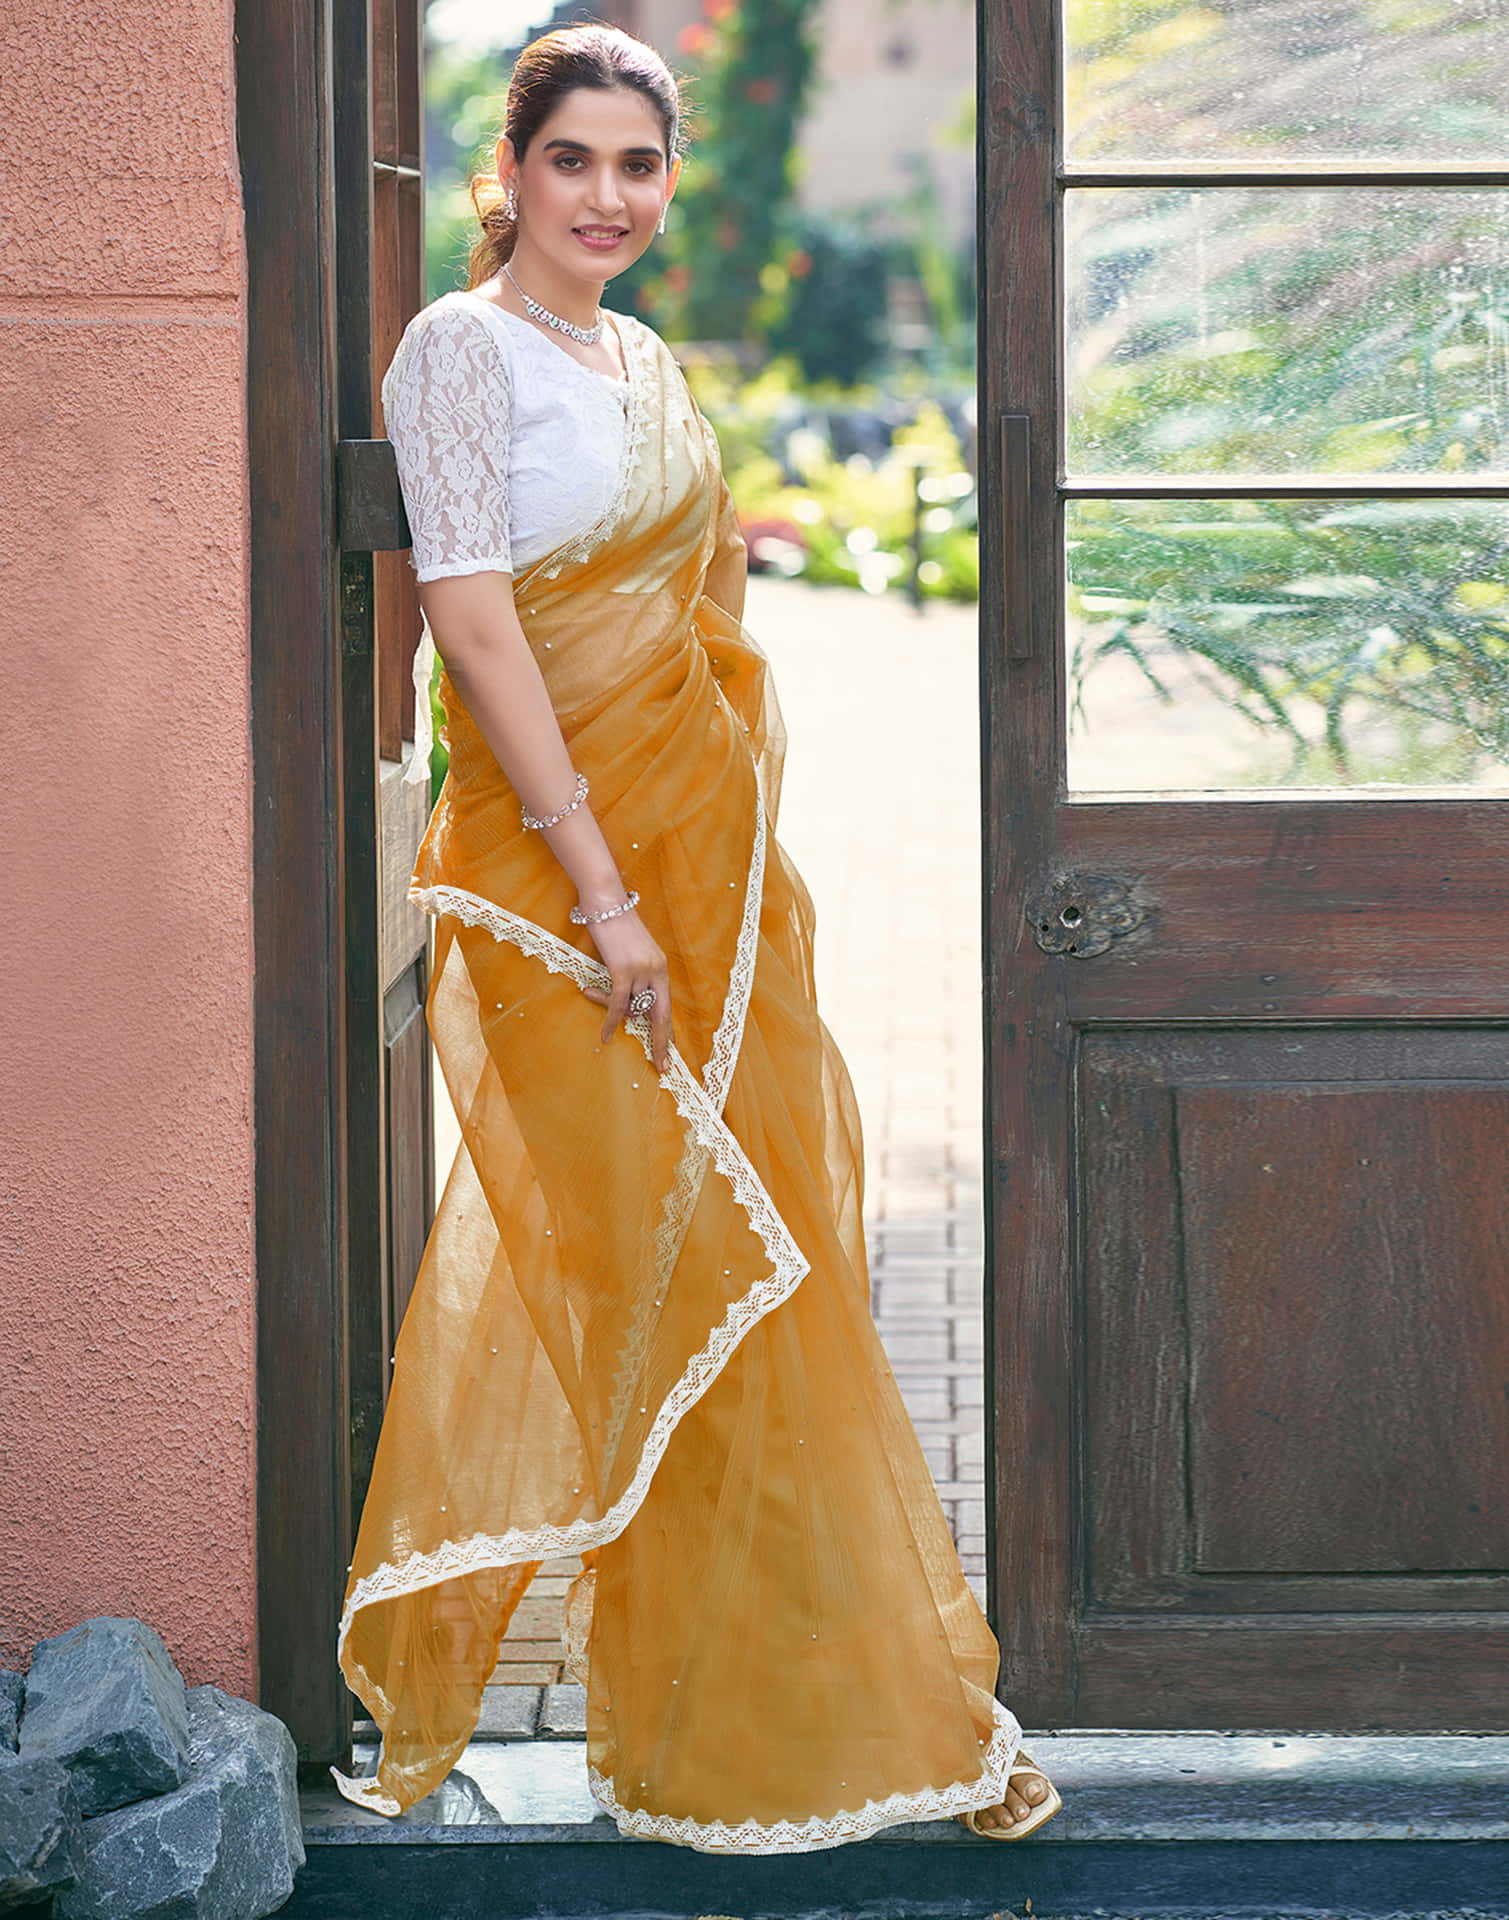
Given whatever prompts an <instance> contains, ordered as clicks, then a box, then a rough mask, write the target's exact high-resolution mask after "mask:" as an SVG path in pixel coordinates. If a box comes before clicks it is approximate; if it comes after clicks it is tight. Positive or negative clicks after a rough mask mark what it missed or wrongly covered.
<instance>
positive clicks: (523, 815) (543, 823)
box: [519, 773, 587, 827]
mask: <svg viewBox="0 0 1509 1920" xmlns="http://www.w3.org/2000/svg"><path fill="white" fill-rule="evenodd" d="M586 797H587V776H586V774H584V773H579V774H578V775H577V776H576V797H575V798H574V799H571V800H568V801H567V802H566V804H565V806H564V807H562V808H561V810H560V812H559V813H552V814H549V815H547V816H546V818H545V819H543V820H536V819H535V817H534V815H533V814H532V813H531V812H530V811H529V809H528V808H527V807H520V808H519V818H520V819H521V820H522V821H523V822H524V824H525V826H526V827H553V826H554V825H555V823H556V821H557V820H564V819H565V818H566V815H567V814H568V813H575V812H576V810H577V808H578V807H579V806H580V805H581V804H582V802H583V801H584V800H585V799H586Z"/></svg>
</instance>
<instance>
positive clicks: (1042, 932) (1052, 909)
mask: <svg viewBox="0 0 1509 1920" xmlns="http://www.w3.org/2000/svg"><path fill="white" fill-rule="evenodd" d="M1027 918H1028V919H1029V920H1030V921H1031V923H1032V937H1033V939H1034V940H1035V941H1036V942H1037V944H1038V945H1039V946H1040V947H1041V948H1042V950H1043V952H1044V953H1064V954H1073V955H1074V956H1075V957H1076V958H1077V959H1081V960H1089V959H1092V958H1093V957H1094V956H1095V955H1096V954H1097V953H1104V952H1105V950H1106V948H1107V947H1109V946H1110V944H1111V942H1112V941H1113V940H1119V939H1120V938H1121V937H1122V935H1123V934H1127V933H1131V932H1132V930H1133V929H1134V928H1136V927H1140V926H1141V925H1142V923H1143V921H1144V920H1145V919H1146V918H1147V913H1146V910H1145V909H1144V908H1143V907H1142V906H1141V905H1140V904H1139V902H1138V901H1136V900H1134V899H1133V898H1132V892H1131V888H1130V886H1129V885H1128V883H1127V882H1126V881H1125V880H1118V879H1117V878H1116V876H1115V875H1114V874H1111V873H1064V874H1060V875H1058V876H1057V878H1055V879H1052V880H1048V881H1044V882H1042V883H1040V884H1039V885H1038V886H1037V887H1035V888H1034V889H1033V891H1032V893H1031V895H1030V897H1029V898H1028V901H1027Z"/></svg>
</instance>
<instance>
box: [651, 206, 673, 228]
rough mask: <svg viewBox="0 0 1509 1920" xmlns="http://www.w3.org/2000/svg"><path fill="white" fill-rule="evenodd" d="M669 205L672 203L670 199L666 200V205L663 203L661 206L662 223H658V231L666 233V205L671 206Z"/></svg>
mask: <svg viewBox="0 0 1509 1920" xmlns="http://www.w3.org/2000/svg"><path fill="white" fill-rule="evenodd" d="M669 205H670V202H669V201H666V202H665V204H664V205H662V207H661V209H660V224H659V225H658V226H657V227H656V229H655V231H656V232H657V233H664V232H665V209H666V207H667V206H669Z"/></svg>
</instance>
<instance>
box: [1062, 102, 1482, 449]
mask: <svg viewBox="0 0 1509 1920" xmlns="http://www.w3.org/2000/svg"><path fill="white" fill-rule="evenodd" d="M1505 92H1506V94H1509V85H1506V87H1505ZM1064 251H1065V274H1066V282H1065V290H1064V298H1065V321H1066V329H1067V338H1066V348H1067V367H1068V391H1067V396H1066V409H1065V411H1066V437H1067V445H1066V449H1065V454H1066V464H1067V469H1068V471H1069V472H1070V473H1071V474H1096V473H1117V474H1121V473H1142V474H1149V473H1169V474H1173V473H1180V474H1187V473H1200V472H1208V473H1220V474H1227V475H1229V474H1243V473H1253V474H1269V475H1283V476H1284V477H1285V478H1286V479H1287V478H1288V477H1290V476H1293V475H1299V474H1302V473H1304V472H1305V471H1307V470H1308V471H1314V472H1319V473H1383V472H1396V473H1397V472H1431V473H1436V472H1474V473H1477V472H1484V471H1497V470H1501V469H1505V468H1509V189H1494V188H1482V189H1461V188H1454V187H1451V188H1428V187H1417V188H1391V187H1378V188H1368V189H1352V188H1337V189H1313V190H1309V191H1306V190H1303V189H1294V188H1270V187H1253V188H1229V187H1222V188H1199V189H1184V188H1177V189H1175V188H1157V189H1142V188H1135V189H1134V188H1076V189H1073V190H1071V191H1070V192H1069V193H1068V194H1067V195H1066V197H1065V250H1064Z"/></svg>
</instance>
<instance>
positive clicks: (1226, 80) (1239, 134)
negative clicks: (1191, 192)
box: [1064, 0, 1509, 172]
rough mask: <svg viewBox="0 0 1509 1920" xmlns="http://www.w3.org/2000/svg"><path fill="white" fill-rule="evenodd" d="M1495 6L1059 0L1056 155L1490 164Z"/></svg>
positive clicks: (1504, 118) (1497, 126)
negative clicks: (1062, 2)
mask: <svg viewBox="0 0 1509 1920" xmlns="http://www.w3.org/2000/svg"><path fill="white" fill-rule="evenodd" d="M1506 72H1509V10H1506V9H1505V8H1504V7H1503V6H1502V5H1501V4H1500V0H1300V3H1299V4H1296V0H1200V3H1199V4H1197V5H1192V4H1189V0H1068V5H1067V7H1066V10H1065V16H1064V128H1065V135H1064V137H1065V151H1066V155H1067V158H1068V159H1069V161H1070V163H1071V164H1072V165H1074V166H1077V167H1083V166H1090V165H1093V164H1097V163H1099V164H1104V163H1108V162H1114V163H1115V164H1116V165H1117V166H1118V167H1120V166H1129V165H1135V166H1137V167H1138V168H1139V169H1145V170H1147V171H1149V172H1154V171H1156V170H1157V169H1159V168H1160V167H1165V166H1167V165H1169V164H1170V163H1174V164H1180V163H1184V162H1188V161H1198V162H1200V163H1202V164H1215V163H1220V164H1224V165H1243V164H1248V165H1250V164H1253V163H1257V164H1272V163H1275V162H1278V163H1283V162H1288V163H1290V164H1293V163H1294V162H1296V161H1306V162H1311V163H1316V164H1326V163H1331V162H1337V161H1339V162H1342V163H1344V164H1346V165H1357V164H1359V163H1376V164H1378V165H1379V166H1380V167H1383V168H1386V167H1388V166H1389V165H1391V164H1399V163H1403V164H1406V165H1416V166H1418V165H1424V164H1427V163H1431V162H1449V163H1454V164H1476V165H1492V164H1495V163H1497V164H1499V165H1502V164H1503V160H1504V156H1505V153H1506V151H1509V89H1506V87H1505V74H1506Z"/></svg>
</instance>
